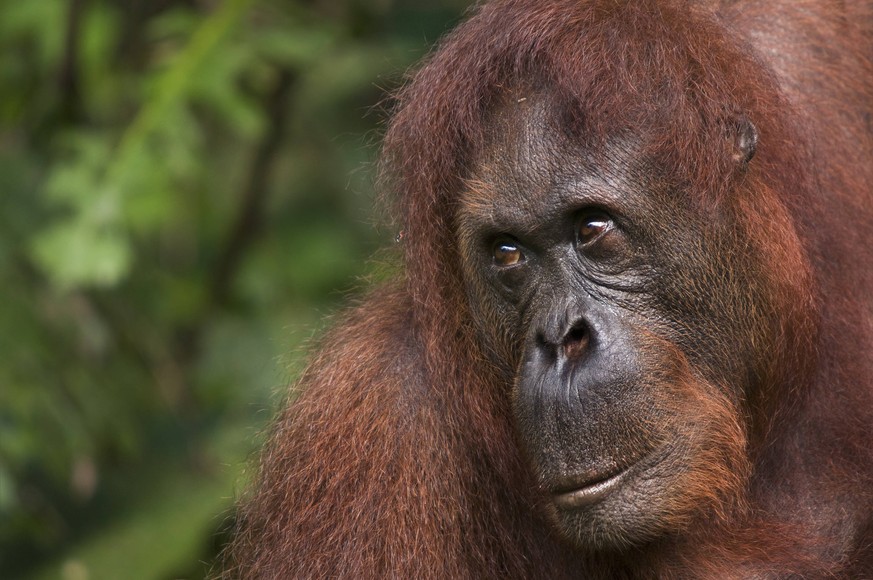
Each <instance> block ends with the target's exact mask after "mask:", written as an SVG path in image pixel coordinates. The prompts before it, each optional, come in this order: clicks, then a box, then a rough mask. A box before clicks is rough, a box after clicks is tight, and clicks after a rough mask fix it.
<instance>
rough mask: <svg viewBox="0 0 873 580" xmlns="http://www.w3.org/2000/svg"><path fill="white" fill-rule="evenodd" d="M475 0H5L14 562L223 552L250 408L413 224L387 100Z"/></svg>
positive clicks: (148, 569) (113, 560) (1, 166)
mask: <svg viewBox="0 0 873 580" xmlns="http://www.w3.org/2000/svg"><path fill="white" fill-rule="evenodd" d="M463 4H464V3H463V2H460V0H459V1H458V3H457V4H456V5H454V6H449V7H448V8H445V7H439V6H431V5H430V4H428V3H426V2H425V3H420V2H417V3H413V2H412V1H411V0H409V2H404V1H402V0H379V1H378V2H373V3H363V2H359V1H357V0H341V1H339V2H335V3H309V2H304V1H303V0H284V1H272V0H221V1H218V2H201V1H199V0H194V1H191V0H160V1H159V2H139V1H137V2H125V3H117V2H108V1H107V0H68V1H62V0H38V1H33V2H0V87H2V90H0V192H2V193H0V276H2V280H0V282H2V283H0V328H3V332H2V333H0V351H2V352H3V353H4V356H3V357H2V359H0V576H2V577H3V578H7V577H16V576H28V575H31V574H33V573H34V571H35V570H36V567H37V564H38V563H40V562H43V561H46V560H48V561H49V562H50V563H49V564H48V567H47V568H43V573H44V574H46V575H47V576H46V577H57V576H58V570H65V571H62V573H61V575H62V576H69V577H77V575H79V576H81V574H82V573H88V572H89V571H90V573H92V577H130V575H129V573H128V572H129V570H124V569H123V566H125V563H126V562H129V563H133V562H138V563H136V564H132V565H136V566H137V567H138V570H139V571H140V572H141V574H140V575H141V577H155V576H168V575H174V574H178V573H179V572H178V571H179V570H180V569H182V570H183V573H185V572H184V569H188V570H193V569H196V566H194V567H189V568H185V561H186V560H188V561H189V562H190V563H196V562H197V560H198V558H200V559H202V558H209V557H210V554H209V548H207V546H208V545H209V541H208V540H209V538H208V537H205V536H208V535H209V534H211V533H212V531H213V530H214V529H215V528H216V526H217V521H218V520H220V519H221V518H220V517H219V516H218V515H217V514H216V512H220V511H222V510H225V509H227V507H228V506H229V505H230V502H229V498H230V497H231V495H232V488H231V480H232V479H233V478H232V477H230V476H229V475H228V474H236V473H237V472H238V470H237V469H236V468H230V469H228V468H225V467H221V466H222V465H227V464H231V465H236V464H238V463H239V462H241V461H242V458H243V456H244V455H245V453H246V452H247V450H249V449H250V448H251V445H252V440H253V436H252V433H253V432H254V429H255V427H253V428H252V429H253V430H252V431H248V432H247V434H246V435H245V438H244V439H243V443H242V444H240V442H239V440H238V439H237V440H236V443H235V444H233V445H231V444H229V443H228V441H229V434H230V433H232V434H233V435H234V436H236V437H240V435H239V430H238V429H237V428H231V425H241V424H245V425H253V426H258V425H263V422H264V421H265V420H266V419H267V418H268V417H269V413H268V412H264V411H265V409H269V408H270V407H271V406H272V404H273V403H274V400H273V399H274V393H276V392H281V391H282V385H284V384H287V382H288V381H289V380H290V378H291V376H292V375H293V374H294V373H295V372H296V370H297V369H299V367H300V364H301V363H300V360H301V358H300V356H299V354H300V353H301V347H300V345H301V344H302V343H304V342H305V341H306V340H307V339H308V338H309V337H310V336H311V334H312V330H309V329H311V328H313V326H314V325H316V322H315V321H316V320H318V318H319V317H320V315H321V314H323V313H325V312H328V311H330V310H331V309H333V308H334V307H335V306H336V304H337V303H338V302H340V301H341V300H342V299H343V298H344V296H345V295H346V294H348V293H349V292H354V291H355V290H356V289H357V287H359V286H360V285H362V283H361V282H356V280H360V279H361V278H362V277H364V276H366V275H367V274H368V271H369V270H370V269H371V266H370V265H369V264H370V260H371V257H372V255H373V254H374V252H375V250H376V248H378V247H380V246H385V245H388V244H390V240H391V239H392V238H393V235H394V232H391V231H387V230H384V229H378V228H374V225H373V224H374V223H375V221H376V220H375V218H374V217H373V213H372V210H373V194H372V180H373V172H372V162H373V158H374V155H375V150H374V148H373V147H372V146H371V142H372V141H373V140H374V139H373V137H372V134H373V133H374V131H376V130H378V123H379V122H380V120H381V117H380V115H378V114H374V113H373V106H374V105H375V104H377V103H379V102H380V101H382V100H384V99H385V97H386V91H390V90H391V89H393V88H394V87H396V86H397V84H398V83H399V82H400V74H401V73H402V72H403V70H404V69H405V68H406V67H407V66H409V65H410V63H411V62H413V61H414V60H416V59H417V58H418V57H420V56H421V55H422V54H423V50H424V44H425V43H426V42H428V41H433V40H435V39H436V37H437V36H438V35H439V34H440V33H441V32H442V31H443V30H444V29H445V28H446V27H447V25H448V24H449V23H450V22H451V20H452V19H454V18H456V16H457V14H458V12H459V10H460V9H461V8H463ZM216 442H222V443H218V444H217V443H216ZM156 489H163V490H167V491H166V492H161V493H158V492H150V491H149V490H156ZM162 529H164V530H166V529H172V533H166V534H161V533H159V532H156V530H162ZM144 538H148V539H147V540H146V539H144ZM198 538H199V539H198ZM126 542H127V543H126ZM145 542H148V543H149V545H148V546H145V547H144V546H143V544H144V543H145ZM162 542H163V544H162ZM198 550H199V551H201V553H195V552H197V551H198ZM151 553H161V554H164V555H165V557H162V558H149V555H150V554H151ZM128 555H129V557H130V559H128V557H127V556H128ZM146 562H148V564H146ZM118 567H122V569H121V570H119V569H118ZM180 567H181V568H180ZM201 572H202V570H201ZM198 573H200V572H198Z"/></svg>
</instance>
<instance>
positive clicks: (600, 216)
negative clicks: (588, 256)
mask: <svg viewBox="0 0 873 580" xmlns="http://www.w3.org/2000/svg"><path fill="white" fill-rule="evenodd" d="M612 225H613V224H612V219H610V217H609V216H608V215H606V214H605V213H603V212H599V211H597V212H591V213H586V214H585V216H584V217H583V218H582V219H581V220H579V227H578V229H577V230H576V239H577V241H578V243H579V245H587V244H590V243H592V242H594V241H595V240H597V239H598V238H600V236H602V235H603V234H605V233H606V232H608V231H609V230H611V229H612Z"/></svg>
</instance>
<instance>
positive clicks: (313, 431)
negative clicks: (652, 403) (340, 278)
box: [226, 0, 873, 578]
mask: <svg viewBox="0 0 873 580" xmlns="http://www.w3.org/2000/svg"><path fill="white" fill-rule="evenodd" d="M715 14H717V15H718V16H717V17H716V16H714V15H715ZM871 58H873V3H871V2H858V3H855V5H853V6H845V5H843V4H842V3H839V2H836V1H833V2H829V1H817V2H811V1H805V0H800V1H798V0H783V1H774V2H768V3H754V2H745V1H737V2H728V1H725V2H721V3H719V2H700V3H698V4H693V5H690V4H687V3H685V2H680V1H678V0H676V1H665V2H654V1H650V0H640V1H637V2H621V1H616V0H592V1H590V2H581V1H580V0H572V1H571V0H566V1H564V0H553V1H544V0H503V1H496V2H493V3H491V4H486V5H484V6H483V7H482V8H481V9H480V10H479V11H478V12H477V13H476V14H475V15H474V16H473V17H472V18H471V20H470V21H468V22H467V23H466V24H464V25H463V26H462V27H460V28H459V29H458V30H457V31H456V32H455V33H453V34H452V35H450V36H449V37H448V38H447V39H446V40H445V41H444V42H443V44H442V46H441V48H440V50H439V51H438V52H437V53H436V54H435V55H434V56H433V57H432V58H431V59H430V60H429V62H428V63H427V64H426V65H425V66H424V68H423V69H422V70H421V71H419V72H418V73H417V74H416V76H415V78H414V80H413V81H412V82H411V84H410V85H409V86H408V88H406V89H405V90H404V91H403V93H402V94H401V95H400V98H399V107H398V109H397V112H396V115H395V117H394V120H393V123H392V125H391V127H390V129H389V132H388V134H387V137H386V145H385V148H386V165H385V166H386V168H387V170H388V173H389V175H390V178H389V182H390V183H391V184H392V187H393V189H394V191H396V192H398V199H397V206H398V214H399V220H400V221H401V222H402V227H403V229H404V231H405V235H404V241H403V247H404V250H405V264H406V272H405V276H404V278H403V280H401V281H399V282H398V283H396V285H394V286H393V287H391V288H387V289H386V288H383V289H379V290H376V291H375V292H374V293H373V297H372V298H370V299H369V300H367V301H366V302H365V303H364V304H362V305H361V306H359V307H358V308H357V309H355V310H354V311H352V312H351V313H350V314H349V316H348V320H347V321H346V322H345V323H343V324H342V325H341V326H340V327H339V328H337V329H336V330H334V331H333V332H332V333H331V335H330V336H329V337H328V338H327V340H326V342H325V343H324V345H323V347H322V350H321V352H322V354H321V355H320V356H319V357H318V358H316V360H314V361H313V363H312V364H311V366H310V367H309V370H308V371H307V372H306V373H305V375H304V377H303V378H302V379H301V382H300V387H299V389H300V395H299V398H298V399H297V400H296V401H295V402H294V403H293V404H292V405H291V406H290V407H289V408H288V409H287V410H286V412H285V413H284V415H283V416H282V417H281V418H280V420H279V422H278V423H277V426H276V427H275V431H274V434H273V438H272V442H271V443H270V444H269V445H268V447H267V449H266V450H265V452H264V454H263V457H262V463H261V472H260V480H259V482H258V485H257V487H256V489H255V492H254V495H253V497H252V498H251V499H250V500H249V501H248V502H246V503H245V504H244V505H243V507H242V508H241V512H240V518H239V531H238V536H237V539H236V542H235V544H234V546H233V548H232V550H231V551H230V552H229V559H228V562H229V566H228V569H227V572H226V574H227V575H228V576H229V577H230V576H233V577H245V578H296V577H302V578H327V577H331V578H332V577H345V578H384V577H392V578H487V577H499V578H522V577H531V578H561V577H594V578H597V577H603V578H616V577H651V578H687V577H701V578H749V577H755V578H769V577H786V576H790V575H791V574H792V573H793V574H797V575H800V576H801V577H804V578H818V577H829V576H839V577H848V578H856V577H865V576H867V577H870V576H873V553H871V552H873V550H871V547H870V546H871V545H873V520H871V506H873V455H871V451H870V447H871V445H870V440H871V435H870V434H871V425H873V401H871V396H873V388H871V377H873V357H871V356H870V354H869V353H870V351H871V349H873V298H871V296H873V244H871V240H873V163H871V159H873V62H871ZM653 70H655V71H659V74H657V75H653V74H650V71H653ZM665 79H666V81H665V82H662V81H664V80H665ZM656 80H657V82H654V81H656ZM525 82H532V83H535V84H537V85H538V86H541V87H547V90H549V91H551V92H553V93H554V94H556V95H557V96H558V98H559V100H560V101H561V102H563V103H565V108H566V110H567V115H568V116H567V118H568V121H571V124H570V126H571V132H572V133H573V134H574V135H575V137H576V138H577V139H583V140H585V141H587V142H590V143H592V144H596V143H598V142H601V141H603V140H605V139H607V138H608V137H609V136H611V135H615V134H621V132H622V131H634V130H640V131H646V133H645V135H644V137H645V141H646V142H647V143H648V147H649V151H648V152H647V153H648V154H650V155H653V156H655V157H656V158H658V159H659V160H661V162H662V167H663V168H666V169H667V170H668V171H669V172H671V174H673V175H681V176H684V178H685V179H686V180H687V181H688V182H689V185H688V188H687V189H688V190H689V191H691V192H693V193H694V194H695V196H696V199H695V203H701V204H704V205H706V204H713V203H721V201H722V200H723V199H724V198H727V197H733V198H736V199H739V200H741V201H739V202H737V203H738V206H739V207H738V210H737V211H739V212H741V213H740V223H742V224H744V225H745V226H746V229H744V230H743V231H741V232H738V237H740V238H743V237H748V238H749V239H750V240H752V243H750V244H749V247H752V248H758V247H763V248H765V251H764V252H762V253H761V255H759V254H758V253H754V254H751V255H750V256H749V260H750V262H749V265H748V268H755V269H757V270H756V273H758V274H760V275H759V276H757V278H756V279H757V280H759V281H760V288H754V287H752V288H738V289H736V293H735V297H734V298H735V299H736V300H737V307H736V310H737V316H738V317H743V316H750V317H755V318H756V319H760V320H767V321H770V322H769V323H770V324H776V325H779V328H780V329H781V330H780V333H779V334H778V336H780V337H781V338H780V340H779V341H778V343H777V344H770V343H762V344H760V345H759V348H760V351H759V352H760V356H761V357H762V367H763V368H765V371H763V375H764V376H762V377H760V380H761V381H762V382H764V383H765V384H768V385H772V387H773V388H772V389H768V390H766V391H763V390H762V392H761V393H759V394H752V395H751V398H750V400H749V401H747V402H745V403H744V404H745V405H746V407H747V408H748V411H747V412H748V413H749V415H750V416H751V418H748V420H746V418H745V417H742V416H740V414H739V412H738V411H737V409H738V408H739V407H738V405H739V404H740V403H743V402H738V401H727V400H723V398H720V397H718V396H716V395H715V394H714V393H716V392H717V391H716V390H715V389H714V388H712V387H709V386H706V385H699V384H695V382H694V381H695V380H696V379H694V378H693V377H690V376H689V372H688V370H687V369H683V368H672V370H671V368H669V367H665V368H664V373H665V376H670V377H673V378H672V379H670V380H667V379H664V380H665V381H667V382H666V384H670V385H672V388H673V389H675V390H676V392H675V393H674V395H673V396H675V397H677V398H678V399H680V400H682V399H684V400H685V402H684V403H683V404H686V405H694V406H697V407H699V408H700V409H701V413H700V416H701V417H702V420H701V425H698V426H697V427H687V426H686V427H684V428H700V429H701V430H702V431H701V432H702V433H708V434H713V433H718V434H719V435H720V437H722V440H717V439H713V438H702V439H701V440H700V445H701V448H702V449H703V451H702V452H701V453H699V454H698V455H697V456H696V461H704V462H705V461H710V460H711V461H712V466H713V468H712V470H710V471H706V470H703V471H702V473H703V474H705V475H702V476H700V477H699V478H698V479H696V480H694V481H688V482H687V486H688V489H689V490H692V489H693V490H696V491H694V492H693V493H690V494H689V496H688V497H689V498H693V499H695V500H699V501H700V502H701V506H705V507H702V508H701V512H700V513H697V514H696V516H695V518H694V519H693V520H691V521H685V520H682V521H679V520H677V522H676V523H677V526H678V527H679V528H678V529H679V530H681V531H680V532H678V533H677V534H676V535H674V536H671V537H669V538H665V539H664V540H662V541H659V542H655V543H654V544H652V545H651V546H648V547H646V548H645V549H639V550H636V549H635V550H631V552H630V553H629V555H618V556H615V555H608V554H607V555H602V554H601V555H585V556H583V555H582V554H580V553H577V552H574V551H573V550H572V549H570V548H568V547H566V546H564V545H563V544H561V543H560V542H559V541H557V540H556V539H555V538H554V537H553V535H552V533H551V532H550V531H549V527H548V525H547V524H546V521H545V520H546V518H547V513H548V511H547V510H545V509H540V507H539V506H537V505H536V502H537V500H536V499H535V498H536V493H535V486H534V485H533V484H532V482H531V481H530V476H529V474H528V472H527V469H526V467H525V465H524V462H523V461H522V458H521V456H520V453H519V451H518V445H517V443H516V442H515V440H514V438H513V434H512V427H511V423H510V417H509V401H508V399H507V391H508V389H507V386H506V385H505V384H502V383H501V380H500V379H499V374H498V372H497V370H496V369H493V368H492V367H491V365H490V363H488V362H486V357H485V356H484V354H483V352H482V348H481V346H480V345H479V343H478V342H477V339H476V335H475V331H474V329H473V328H472V325H471V321H470V313H469V309H468V307H467V305H466V299H465V296H464V295H463V288H464V284H463V281H462V272H461V269H460V266H459V263H460V260H459V255H458V251H459V250H458V245H457V241H456V238H455V229H456V226H455V223H454V219H455V217H454V216H455V211H456V204H457V200H458V192H459V191H460V190H461V189H462V188H463V187H465V183H464V179H465V177H466V176H467V172H468V170H469V167H468V163H469V159H470V158H471V157H472V156H473V154H474V153H475V152H476V151H477V150H478V149H479V148H480V147H481V146H482V144H483V143H484V141H485V138H486V131H487V127H486V122H487V119H488V112H489V110H490V108H491V107H492V106H494V104H495V103H496V102H497V101H498V100H499V99H500V97H501V91H503V90H504V89H506V88H508V87H518V86H522V85H523V84H524V83H525ZM740 111H742V112H746V113H747V114H749V115H750V117H752V118H753V119H754V122H755V125H756V126H757V128H758V130H759V132H760V137H761V142H760V145H759V152H758V155H757V156H756V157H755V159H754V160H753V161H752V163H751V165H750V168H749V171H748V173H744V174H742V176H741V177H738V176H737V173H736V172H735V171H733V170H732V167H731V166H730V163H731V160H730V156H729V155H724V154H723V153H724V151H725V150H726V148H727V147H728V146H729V139H727V137H726V136H727V135H729V134H730V129H729V127H728V125H729V123H730V119H731V118H732V115H734V114H736V113H737V112H740ZM665 113H666V114H665ZM720 159H721V160H725V161H724V162H723V163H722V164H719V162H718V161H717V160H720ZM743 213H745V214H746V216H743V215H742V214H743ZM761 232H767V234H766V236H765V235H764V234H762V233H761ZM774 232H777V233H778V235H777V236H776V237H775V238H774V236H773V234H774ZM762 237H763V238H765V239H761V238H762ZM701 291H702V292H706V288H701ZM759 292H765V293H767V294H768V296H770V297H771V298H770V304H772V308H773V310H774V312H772V313H771V312H743V311H742V306H743V300H742V297H743V296H746V295H753V294H755V293H759ZM774 313H775V314H774ZM666 348H667V349H669V348H670V347H669V345H668V346H667V347H666ZM674 360H675V359H674ZM653 380H656V379H655V378H653ZM666 396H668V395H665V397H666ZM707 421H711V422H712V424H706V422H707ZM746 425H750V426H751V427H749V428H748V429H747V428H746ZM746 439H748V441H746ZM716 456H719V457H716ZM725 466H733V467H735V468H736V471H735V473H731V474H728V473H726V472H725ZM707 498H708V499H707ZM678 511H679V512H681V513H683V514H685V513H687V511H686V510H684V509H683V510H678ZM541 514H543V515H541Z"/></svg>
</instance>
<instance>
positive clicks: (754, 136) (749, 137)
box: [731, 114, 758, 168]
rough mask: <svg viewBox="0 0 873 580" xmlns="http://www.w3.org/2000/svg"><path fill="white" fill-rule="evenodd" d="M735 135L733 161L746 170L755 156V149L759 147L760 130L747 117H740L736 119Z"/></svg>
mask: <svg viewBox="0 0 873 580" xmlns="http://www.w3.org/2000/svg"><path fill="white" fill-rule="evenodd" d="M734 127H735V129H734V135H733V151H732V153H731V154H732V156H733V160H734V161H735V162H736V163H738V164H739V165H740V166H741V167H743V168H745V167H746V166H747V165H748V163H749V161H751V160H752V157H754V156H755V149H757V147H758V129H756V128H755V125H754V124H752V121H750V120H749V118H748V117H746V116H745V115H742V114H740V115H738V116H737V117H736V118H735V119H734Z"/></svg>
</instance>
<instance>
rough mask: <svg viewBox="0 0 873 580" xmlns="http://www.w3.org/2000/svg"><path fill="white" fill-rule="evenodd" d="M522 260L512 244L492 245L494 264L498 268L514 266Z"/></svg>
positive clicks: (521, 255)
mask: <svg viewBox="0 0 873 580" xmlns="http://www.w3.org/2000/svg"><path fill="white" fill-rule="evenodd" d="M523 259H524V255H523V254H522V253H521V250H520V249H518V246H516V245H515V244H513V243H512V242H506V241H503V242H497V243H496V244H494V263H495V264H497V265H498V266H502V267H506V266H515V265H516V264H518V263H520V262H521V261H522V260H523Z"/></svg>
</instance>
